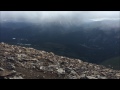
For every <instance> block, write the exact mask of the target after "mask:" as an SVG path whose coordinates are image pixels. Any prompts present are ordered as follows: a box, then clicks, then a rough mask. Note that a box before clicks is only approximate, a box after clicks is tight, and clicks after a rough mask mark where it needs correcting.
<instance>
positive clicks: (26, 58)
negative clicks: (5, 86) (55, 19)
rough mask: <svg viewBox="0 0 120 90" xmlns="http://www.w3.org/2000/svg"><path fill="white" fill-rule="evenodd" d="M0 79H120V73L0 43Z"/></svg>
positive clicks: (52, 54) (75, 60)
mask: <svg viewBox="0 0 120 90" xmlns="http://www.w3.org/2000/svg"><path fill="white" fill-rule="evenodd" d="M0 79H120V70H112V69H109V68H106V67H104V66H101V65H96V64H92V63H88V62H83V61H81V60H79V59H72V58H68V57H63V56H58V55H55V54H54V53H52V52H45V51H40V50H36V49H33V48H25V47H21V46H15V45H8V44H5V43H0Z"/></svg>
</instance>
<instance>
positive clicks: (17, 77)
mask: <svg viewBox="0 0 120 90" xmlns="http://www.w3.org/2000/svg"><path fill="white" fill-rule="evenodd" d="M9 79H23V77H21V76H14V77H10V78H9Z"/></svg>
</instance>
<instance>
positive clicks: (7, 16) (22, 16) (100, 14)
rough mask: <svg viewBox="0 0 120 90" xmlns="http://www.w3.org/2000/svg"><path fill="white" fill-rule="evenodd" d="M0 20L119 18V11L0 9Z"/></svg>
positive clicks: (35, 20)
mask: <svg viewBox="0 0 120 90" xmlns="http://www.w3.org/2000/svg"><path fill="white" fill-rule="evenodd" d="M0 15H1V17H0V19H1V20H13V21H17V20H18V21H19V20H24V21H29V22H49V21H80V22H81V21H84V20H88V19H93V18H119V15H120V12H119V11H0Z"/></svg>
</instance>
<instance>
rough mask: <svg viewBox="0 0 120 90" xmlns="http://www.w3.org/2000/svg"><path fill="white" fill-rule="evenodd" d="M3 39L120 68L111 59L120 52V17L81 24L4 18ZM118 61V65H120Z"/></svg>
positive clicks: (1, 28) (6, 41)
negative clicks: (13, 20) (118, 19)
mask: <svg viewBox="0 0 120 90" xmlns="http://www.w3.org/2000/svg"><path fill="white" fill-rule="evenodd" d="M0 42H5V43H8V44H13V45H21V46H26V47H33V48H35V49H38V50H45V51H48V52H54V53H55V54H57V55H61V56H66V57H70V58H77V59H81V60H83V61H87V62H90V63H95V64H103V65H106V66H108V67H109V66H111V67H110V68H114V69H120V66H117V68H116V67H114V66H115V65H112V63H109V59H110V62H116V60H115V59H114V60H111V58H116V57H119V56H120V26H119V21H107V20H106V21H95V22H85V23H83V24H80V25H78V24H77V25H76V24H71V23H68V24H62V23H56V22H52V23H47V24H38V23H37V24H35V23H29V22H2V23H1V26H0ZM106 60H107V64H106V62H105V61H106ZM104 62H105V64H104ZM117 62H118V63H120V59H118V58H117ZM118 63H117V65H120V64H118ZM109 64H110V65H109Z"/></svg>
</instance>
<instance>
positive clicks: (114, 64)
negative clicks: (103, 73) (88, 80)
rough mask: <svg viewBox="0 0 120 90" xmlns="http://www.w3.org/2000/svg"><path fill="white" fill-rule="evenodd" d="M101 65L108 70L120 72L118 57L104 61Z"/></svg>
mask: <svg viewBox="0 0 120 90" xmlns="http://www.w3.org/2000/svg"><path fill="white" fill-rule="evenodd" d="M101 64H102V65H104V66H106V67H109V68H113V69H118V70H120V56H119V57H115V58H111V59H108V60H105V61H104V62H102V63H101Z"/></svg>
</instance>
